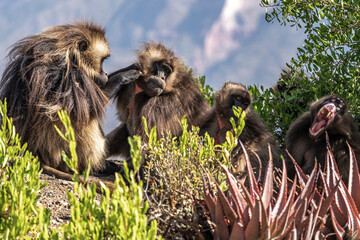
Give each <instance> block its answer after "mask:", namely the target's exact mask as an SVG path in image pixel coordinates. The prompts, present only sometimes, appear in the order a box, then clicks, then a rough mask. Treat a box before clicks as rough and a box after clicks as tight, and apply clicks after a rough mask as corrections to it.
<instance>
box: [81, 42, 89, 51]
mask: <svg viewBox="0 0 360 240" xmlns="http://www.w3.org/2000/svg"><path fill="white" fill-rule="evenodd" d="M88 46H89V43H88V42H87V41H85V40H84V41H81V42H80V43H79V50H80V52H85V51H86V49H87V48H88Z"/></svg>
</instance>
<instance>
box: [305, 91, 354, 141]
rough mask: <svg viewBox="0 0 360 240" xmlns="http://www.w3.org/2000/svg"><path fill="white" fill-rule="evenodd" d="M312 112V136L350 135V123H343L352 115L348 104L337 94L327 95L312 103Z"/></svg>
mask: <svg viewBox="0 0 360 240" xmlns="http://www.w3.org/2000/svg"><path fill="white" fill-rule="evenodd" d="M310 112H311V116H312V119H313V122H312V125H311V127H310V129H309V135H310V137H311V138H313V139H316V138H319V137H320V136H322V135H323V133H324V132H325V131H327V132H328V134H330V135H331V134H342V135H348V134H349V133H350V132H351V129H348V127H349V125H348V124H343V122H344V120H347V118H348V117H349V116H348V115H350V114H349V113H348V112H347V104H346V103H345V102H344V100H342V99H341V98H339V97H338V96H336V95H331V96H325V97H323V98H321V99H319V100H318V101H316V102H314V103H312V104H311V105H310Z"/></svg>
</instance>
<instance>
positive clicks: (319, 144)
mask: <svg viewBox="0 0 360 240" xmlns="http://www.w3.org/2000/svg"><path fill="white" fill-rule="evenodd" d="M325 133H327V134H328V137H329V144H330V150H331V152H332V153H333V154H334V158H335V161H336V163H337V165H338V168H339V171H340V175H341V176H342V178H343V180H344V181H345V182H347V180H348V177H349V164H350V161H349V157H350V155H349V148H348V146H347V143H349V145H350V146H351V148H352V149H353V150H354V153H355V156H356V159H357V161H358V164H359V163H360V162H359V160H360V133H359V130H358V126H357V124H356V123H355V121H354V119H353V117H352V115H351V113H350V112H349V111H348V107H347V104H346V103H345V101H344V100H342V99H341V98H340V97H338V96H336V95H329V96H325V97H322V98H320V99H319V100H318V101H315V102H313V103H311V104H310V109H309V111H308V112H305V113H304V114H303V115H302V116H301V117H300V118H298V119H297V120H296V121H295V122H294V123H292V124H291V126H290V128H289V131H288V132H287V134H286V138H285V142H286V143H285V144H286V148H287V150H288V151H289V153H290V155H291V156H292V157H293V158H294V159H295V161H296V162H297V163H298V164H299V166H300V167H301V168H302V170H303V171H304V173H306V174H309V173H310V172H311V170H312V169H313V168H314V165H315V159H316V161H317V162H318V163H319V165H320V166H321V168H322V169H323V170H324V167H325V162H326V153H327V141H326V134H325ZM288 168H289V176H290V177H292V176H294V175H295V172H294V169H293V164H292V163H289V164H288Z"/></svg>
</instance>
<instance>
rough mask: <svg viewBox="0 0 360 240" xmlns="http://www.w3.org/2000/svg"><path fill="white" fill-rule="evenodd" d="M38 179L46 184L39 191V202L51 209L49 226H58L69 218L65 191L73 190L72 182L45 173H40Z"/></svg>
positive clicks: (68, 206) (68, 205)
mask: <svg viewBox="0 0 360 240" xmlns="http://www.w3.org/2000/svg"><path fill="white" fill-rule="evenodd" d="M40 181H41V182H48V184H47V185H46V186H45V187H44V188H43V189H42V190H41V191H40V196H41V197H40V199H39V203H40V204H41V205H42V206H43V207H45V208H47V209H50V211H51V220H50V227H51V228H58V227H60V226H61V225H62V224H64V223H66V222H67V221H69V219H70V215H71V212H70V204H69V202H68V200H67V192H69V191H73V189H74V183H73V182H71V181H66V180H61V179H57V178H55V177H53V176H49V175H46V174H41V175H40Z"/></svg>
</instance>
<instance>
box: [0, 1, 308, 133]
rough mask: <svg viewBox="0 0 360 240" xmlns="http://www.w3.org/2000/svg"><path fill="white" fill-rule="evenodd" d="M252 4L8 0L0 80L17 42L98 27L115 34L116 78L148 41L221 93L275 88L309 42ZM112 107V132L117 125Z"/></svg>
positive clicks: (2, 12)
mask: <svg viewBox="0 0 360 240" xmlns="http://www.w3.org/2000/svg"><path fill="white" fill-rule="evenodd" d="M264 14H265V9H264V8H261V7H260V6H259V2H258V1H249V0H225V1H221V0H182V1H173V0H148V1H141V0H132V1H125V0H102V1H98V0H77V1H73V0H58V1H47V0H1V1H0V72H1V73H2V72H3V70H4V67H5V63H6V60H5V56H6V54H7V52H8V50H9V47H10V46H11V44H13V43H14V42H16V41H17V40H19V39H21V38H23V37H25V36H27V35H30V34H35V33H38V32H41V31H42V30H43V29H44V28H46V27H49V26H53V25H59V24H66V23H70V22H73V21H76V20H84V19H85V20H91V21H95V22H98V23H99V24H101V25H103V26H104V27H105V28H106V30H107V38H108V40H109V43H110V47H111V50H112V55H111V57H110V59H109V60H107V61H106V62H105V66H104V68H105V69H106V70H107V71H108V72H112V71H115V70H116V69H118V68H121V67H125V66H127V65H129V64H131V62H132V61H134V59H135V52H134V51H135V50H136V49H138V48H140V47H141V43H142V42H145V41H162V42H163V43H164V44H166V45H167V46H169V47H171V48H172V49H173V50H175V52H176V53H177V54H178V55H179V56H181V57H182V59H183V60H184V62H185V63H186V65H188V66H189V67H192V68H193V69H194V71H195V73H196V74H197V75H205V76H206V81H207V83H208V84H210V85H211V86H212V87H213V88H214V89H218V88H220V87H221V86H222V84H223V83H224V82H225V81H236V82H241V83H244V84H247V85H249V84H262V85H264V86H265V87H270V86H273V85H274V84H275V83H276V81H277V79H278V77H279V74H280V72H281V69H282V68H284V66H285V63H286V62H289V61H290V59H291V57H293V56H295V54H296V48H297V47H298V46H301V44H302V42H303V39H304V34H303V33H302V32H301V31H296V29H290V28H285V27H282V26H280V25H279V24H278V23H267V22H265V20H264ZM114 115H115V114H114V110H113V109H112V108H111V107H110V110H109V113H108V117H107V118H106V121H105V132H108V131H109V129H112V128H113V127H114V126H115V125H116V124H117V123H116V118H115V116H114Z"/></svg>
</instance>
